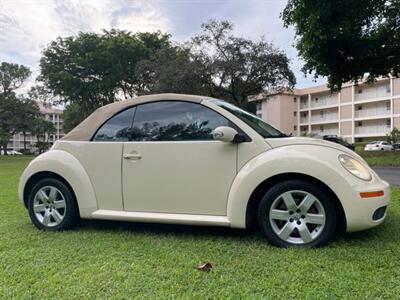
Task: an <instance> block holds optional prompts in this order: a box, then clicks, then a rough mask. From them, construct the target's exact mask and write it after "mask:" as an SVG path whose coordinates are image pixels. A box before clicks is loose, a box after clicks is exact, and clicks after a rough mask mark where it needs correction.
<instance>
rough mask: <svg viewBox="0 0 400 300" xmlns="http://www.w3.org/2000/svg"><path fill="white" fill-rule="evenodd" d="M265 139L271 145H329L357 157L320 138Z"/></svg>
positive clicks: (355, 155) (350, 151) (275, 146)
mask: <svg viewBox="0 0 400 300" xmlns="http://www.w3.org/2000/svg"><path fill="white" fill-rule="evenodd" d="M265 141H266V142H267V143H268V144H269V145H270V146H271V147H272V148H277V147H283V146H292V145H315V146H322V147H329V148H333V149H336V150H339V151H341V152H345V153H347V154H349V155H351V156H353V157H358V158H360V157H359V155H358V154H356V153H355V152H354V151H352V150H350V149H348V148H346V147H344V146H342V145H340V144H337V143H333V142H330V141H324V140H321V139H314V138H308V137H285V138H267V139H265Z"/></svg>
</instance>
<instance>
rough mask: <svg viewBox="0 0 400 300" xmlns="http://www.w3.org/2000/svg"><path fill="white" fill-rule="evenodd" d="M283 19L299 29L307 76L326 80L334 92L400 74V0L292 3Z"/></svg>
mask: <svg viewBox="0 0 400 300" xmlns="http://www.w3.org/2000/svg"><path fill="white" fill-rule="evenodd" d="M281 17H282V19H283V21H284V25H285V26H286V27H288V26H290V25H294V26H295V30H296V37H297V39H296V48H297V50H298V53H299V55H300V57H302V58H303V59H304V61H305V65H304V67H303V71H304V73H310V74H312V73H314V74H315V76H326V77H328V85H329V86H330V87H331V88H332V89H340V88H341V86H342V84H343V83H345V82H348V81H356V82H357V81H358V80H360V79H363V77H364V75H365V74H366V73H367V74H368V77H367V80H368V81H369V82H373V81H374V80H375V79H376V78H377V77H379V76H385V77H386V76H388V74H391V75H393V76H397V77H398V76H399V74H400V51H399V48H400V22H399V19H400V1H398V0H352V1H348V0H319V1H311V0H289V1H288V4H287V6H286V7H285V9H284V11H283V13H282V15H281Z"/></svg>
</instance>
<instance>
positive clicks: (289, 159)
mask: <svg viewBox="0 0 400 300" xmlns="http://www.w3.org/2000/svg"><path fill="white" fill-rule="evenodd" d="M340 153H341V152H340V151H338V150H336V149H333V148H330V147H324V146H315V145H314V146H309V145H296V146H284V147H278V148H274V149H272V150H268V151H266V152H263V153H261V154H260V155H258V156H256V157H255V158H253V159H252V160H250V161H249V162H248V163H247V164H246V165H244V166H243V167H242V168H241V170H240V171H239V172H238V174H237V176H236V177H235V179H234V181H233V183H232V186H231V189H230V192H229V196H228V204H227V215H228V219H229V221H230V224H231V227H235V228H245V227H246V209H247V204H248V201H249V200H250V196H251V194H252V193H253V191H254V190H255V189H256V188H257V187H258V185H260V184H261V183H262V182H264V181H265V180H267V179H268V178H271V177H273V176H275V175H282V174H285V173H298V174H303V175H307V176H311V177H314V178H316V179H318V180H320V181H322V182H324V183H325V184H326V185H327V186H331V185H333V184H334V183H336V182H337V181H340V180H341V179H342V181H343V178H342V177H343V167H341V165H340V163H339V161H338V155H339V154H340ZM334 192H335V191H334Z"/></svg>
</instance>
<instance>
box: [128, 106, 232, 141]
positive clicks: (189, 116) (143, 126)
mask: <svg viewBox="0 0 400 300" xmlns="http://www.w3.org/2000/svg"><path fill="white" fill-rule="evenodd" d="M218 126H230V122H229V120H227V119H226V118H224V117H223V116H221V115H220V114H218V113H216V112H215V111H213V110H211V109H209V108H208V107H205V106H203V105H200V104H196V103H190V102H179V101H162V102H154V103H148V104H142V105H139V106H138V107H137V111H136V114H135V120H134V122H133V128H132V140H133V141H196V140H212V139H213V137H212V134H211V133H212V131H213V130H214V129H215V128H217V127H218Z"/></svg>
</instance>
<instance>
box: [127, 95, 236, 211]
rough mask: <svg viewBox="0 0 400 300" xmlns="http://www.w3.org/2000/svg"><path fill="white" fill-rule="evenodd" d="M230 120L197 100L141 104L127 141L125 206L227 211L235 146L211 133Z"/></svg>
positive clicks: (138, 208)
mask: <svg viewBox="0 0 400 300" xmlns="http://www.w3.org/2000/svg"><path fill="white" fill-rule="evenodd" d="M230 125H231V124H230V122H229V121H228V120H227V119H226V118H225V117H223V116H222V115H220V114H219V113H217V112H215V111H213V110H211V109H210V108H208V107H205V106H203V105H201V104H199V103H191V102H185V101H159V102H151V103H145V104H141V105H139V106H137V108H136V113H135V116H134V121H133V126H132V130H131V141H130V142H125V143H124V146H123V157H124V158H123V162H122V174H123V175H122V176H123V181H122V187H123V188H122V190H123V199H124V209H125V210H126V211H137V212H158V213H184V214H207V215H226V206H227V198H228V193H229V189H230V186H231V184H232V182H233V180H234V178H235V175H236V155H237V145H236V144H233V143H225V142H221V141H215V140H213V139H212V134H211V132H212V130H213V129H215V128H216V127H218V126H230Z"/></svg>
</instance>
